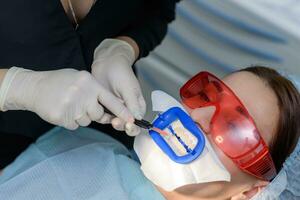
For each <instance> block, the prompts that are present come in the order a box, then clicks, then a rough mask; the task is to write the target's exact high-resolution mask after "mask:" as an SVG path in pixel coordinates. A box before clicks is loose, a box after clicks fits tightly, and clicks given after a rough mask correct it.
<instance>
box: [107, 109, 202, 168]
mask: <svg viewBox="0 0 300 200" xmlns="http://www.w3.org/2000/svg"><path fill="white" fill-rule="evenodd" d="M104 111H105V112H106V113H109V114H112V113H111V112H110V111H109V110H108V109H106V108H104ZM176 120H180V122H181V124H182V125H183V127H184V128H185V129H187V130H188V131H189V132H190V133H192V134H193V135H194V136H195V138H196V139H197V144H196V145H195V147H194V148H190V147H189V146H188V145H187V144H186V143H185V142H184V141H183V140H182V138H181V137H180V136H179V135H178V134H177V133H176V132H175V130H174V129H173V127H172V123H173V122H174V121H176ZM134 124H136V125H137V126H139V127H141V128H144V129H147V130H148V131H149V134H150V136H151V138H152V139H153V140H154V142H155V143H156V144H157V145H158V146H159V148H160V149H161V150H162V151H163V152H164V153H165V154H166V155H167V156H168V157H169V158H170V159H171V160H173V161H174V162H176V163H180V164H187V163H190V162H192V161H193V160H195V159H196V158H198V157H199V156H200V155H201V153H202V151H203V149H204V146H205V137H204V135H203V132H202V130H201V129H200V128H199V127H198V126H197V124H196V123H195V122H194V121H193V119H192V118H191V117H190V116H189V115H188V114H186V113H185V112H184V111H183V110H182V109H181V108H179V107H172V108H170V109H168V110H167V111H165V112H163V113H161V114H159V115H158V117H157V118H156V119H155V120H154V122H153V124H151V123H150V122H148V121H146V120H144V119H142V120H137V119H135V121H134ZM165 129H168V130H169V131H170V132H171V134H172V136H174V137H176V139H177V141H178V142H179V143H180V144H181V145H182V146H183V147H184V149H185V151H186V154H185V155H178V154H176V152H175V151H174V150H173V149H172V147H170V145H169V144H168V143H167V142H166V140H165V138H164V136H166V134H168V133H167V132H165V131H163V130H165Z"/></svg>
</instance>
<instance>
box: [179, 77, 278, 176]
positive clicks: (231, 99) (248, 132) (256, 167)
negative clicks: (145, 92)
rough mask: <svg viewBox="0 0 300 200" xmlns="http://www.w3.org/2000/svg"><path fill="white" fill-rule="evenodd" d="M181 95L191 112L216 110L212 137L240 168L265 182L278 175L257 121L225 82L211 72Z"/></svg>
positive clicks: (187, 85) (193, 80) (194, 80)
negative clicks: (207, 108) (210, 107)
mask: <svg viewBox="0 0 300 200" xmlns="http://www.w3.org/2000/svg"><path fill="white" fill-rule="evenodd" d="M180 96H181V99H182V101H183V103H184V104H185V106H187V107H188V108H190V109H195V108H200V107H206V106H214V107H215V109H216V110H215V112H214V114H213V117H212V119H211V123H210V130H211V132H210V134H211V136H212V138H213V140H214V142H215V143H216V145H217V146H218V147H219V148H220V149H221V150H222V151H223V152H224V153H225V154H226V155H227V156H228V157H229V158H231V159H232V160H233V161H234V163H235V164H236V165H237V166H238V167H239V168H240V169H242V170H243V171H245V172H247V173H249V174H252V175H254V176H256V177H258V178H260V179H263V180H271V179H273V178H274V177H275V176H276V169H275V165H274V163H273V160H272V158H271V155H270V152H269V148H268V146H267V145H266V143H265V142H264V140H263V139H262V137H261V135H260V133H259V131H258V129H257V127H256V125H255V123H254V120H253V119H252V117H251V116H250V114H249V113H248V111H247V109H246V108H245V106H244V105H243V104H242V102H241V101H240V100H239V98H238V97H237V96H236V95H235V94H234V93H233V91H232V90H231V89H230V88H229V87H228V86H226V85H225V83H223V82H222V81H221V80H220V79H218V78H217V77H216V76H214V75H212V74H211V73H209V72H200V73H198V74H197V75H196V76H194V77H193V78H191V79H190V80H189V81H187V82H186V83H185V84H184V85H183V86H182V87H181V89H180Z"/></svg>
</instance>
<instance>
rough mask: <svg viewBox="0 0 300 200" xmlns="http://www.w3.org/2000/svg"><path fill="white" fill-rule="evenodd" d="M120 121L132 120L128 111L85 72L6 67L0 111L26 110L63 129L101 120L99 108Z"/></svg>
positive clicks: (0, 97)
mask: <svg viewBox="0 0 300 200" xmlns="http://www.w3.org/2000/svg"><path fill="white" fill-rule="evenodd" d="M101 104H102V105H104V106H105V107H107V108H108V109H110V110H111V111H112V112H113V113H114V114H115V115H116V116H118V117H120V118H121V119H123V120H124V121H130V122H132V121H133V116H132V115H131V114H130V112H129V111H128V109H127V108H126V107H125V106H124V105H123V104H121V103H120V102H119V100H118V98H117V97H115V96H114V95H113V94H112V93H111V92H109V91H108V90H107V89H105V88H104V87H103V86H102V85H101V84H99V83H98V81H97V80H96V79H95V78H94V77H93V76H92V75H91V74H90V73H88V72H86V71H77V70H74V69H61V70H55V71H44V72H36V71H32V70H26V69H23V68H18V67H12V68H10V69H9V70H8V71H7V73H6V75H5V77H4V80H3V81H2V84H1V88H0V109H1V110H2V111H6V110H29V111H32V112H35V113H36V114H38V115H39V116H40V117H41V118H42V119H44V120H46V121H48V122H50V123H52V124H55V125H59V126H63V127H65V128H67V129H71V130H73V129H76V128H77V127H78V126H87V125H88V124H89V123H90V122H91V121H97V120H101V118H102V117H103V114H104V112H103V107H102V105H101Z"/></svg>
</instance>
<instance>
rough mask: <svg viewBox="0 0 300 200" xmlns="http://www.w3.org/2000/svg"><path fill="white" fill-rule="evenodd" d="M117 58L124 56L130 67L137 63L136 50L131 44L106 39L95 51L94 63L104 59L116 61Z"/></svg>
mask: <svg viewBox="0 0 300 200" xmlns="http://www.w3.org/2000/svg"><path fill="white" fill-rule="evenodd" d="M115 56H122V57H123V58H124V61H125V62H126V64H127V65H128V66H131V65H132V64H133V63H134V61H135V53H134V49H133V47H132V46H131V45H130V44H128V43H127V42H125V41H122V40H119V39H105V40H103V41H102V42H101V43H100V45H99V46H98V47H97V48H96V49H95V51H94V63H97V61H100V60H103V59H114V58H115ZM103 67H104V66H103Z"/></svg>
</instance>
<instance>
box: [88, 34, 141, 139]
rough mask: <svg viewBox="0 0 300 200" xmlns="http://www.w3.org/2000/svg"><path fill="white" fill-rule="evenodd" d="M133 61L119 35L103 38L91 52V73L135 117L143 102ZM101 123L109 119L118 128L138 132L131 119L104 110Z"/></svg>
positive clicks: (133, 132)
mask: <svg viewBox="0 0 300 200" xmlns="http://www.w3.org/2000/svg"><path fill="white" fill-rule="evenodd" d="M134 61H135V54H134V49H133V47H132V46H131V45H130V44H128V43H127V42H125V41H122V40H118V39H106V40H104V41H103V42H102V43H101V44H100V45H99V46H98V47H97V48H96V50H95V52H94V62H93V65H92V75H93V76H95V77H96V79H97V80H98V81H99V82H100V83H101V84H102V85H104V86H105V87H106V88H107V89H108V90H110V91H111V92H113V94H114V95H116V96H117V97H118V98H119V99H120V102H122V103H124V104H125V105H126V107H127V108H128V109H129V110H130V111H131V113H132V114H133V116H134V117H135V118H136V119H142V118H143V116H144V115H145V112H146V103H145V100H144V97H143V95H142V92H141V88H140V85H139V82H138V80H137V78H136V77H135V75H134V73H133V70H132V65H133V63H134ZM99 122H100V123H110V122H111V123H112V126H113V127H114V128H115V129H117V130H124V129H125V131H126V133H127V134H128V135H130V136H135V135H137V134H138V133H139V132H140V128H139V127H137V126H135V125H134V124H132V123H125V121H124V120H122V119H120V118H118V117H117V118H114V117H113V116H111V115H109V114H107V113H106V114H105V117H103V118H102V121H99Z"/></svg>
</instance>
